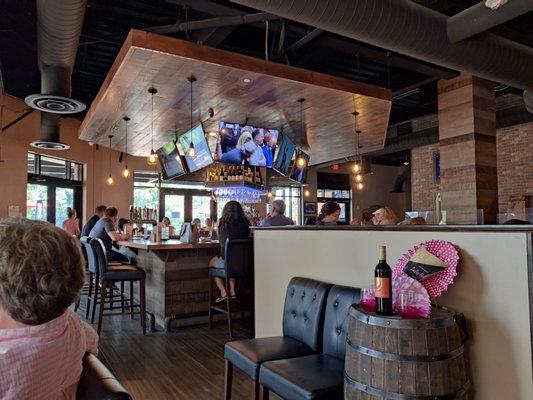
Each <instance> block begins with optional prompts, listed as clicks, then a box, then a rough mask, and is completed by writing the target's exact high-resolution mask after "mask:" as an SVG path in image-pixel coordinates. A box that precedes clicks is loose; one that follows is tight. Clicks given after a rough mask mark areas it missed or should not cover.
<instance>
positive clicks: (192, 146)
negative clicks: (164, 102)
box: [187, 75, 196, 152]
mask: <svg viewBox="0 0 533 400" xmlns="http://www.w3.org/2000/svg"><path fill="white" fill-rule="evenodd" d="M187 79H188V81H189V82H190V84H191V85H190V95H191V99H190V100H191V104H190V107H191V130H190V132H191V144H190V146H189V148H190V150H191V152H193V151H194V141H193V139H194V136H193V133H192V85H193V83H194V82H196V77H195V76H194V75H191V76H189V78H187Z"/></svg>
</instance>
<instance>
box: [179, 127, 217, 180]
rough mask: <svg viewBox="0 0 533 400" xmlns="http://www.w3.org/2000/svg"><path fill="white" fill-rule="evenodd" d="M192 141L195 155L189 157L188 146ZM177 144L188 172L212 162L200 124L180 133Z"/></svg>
mask: <svg viewBox="0 0 533 400" xmlns="http://www.w3.org/2000/svg"><path fill="white" fill-rule="evenodd" d="M191 137H192V142H193V144H194V150H195V155H194V157H191V156H190V155H189V148H190V145H191ZM178 141H179V145H180V148H181V151H182V152H183V154H185V162H186V163H187V168H188V169H189V172H196V171H198V170H200V169H202V168H205V167H207V166H208V165H211V164H213V156H212V155H211V151H210V150H209V145H208V143H207V140H206V139H205V134H204V128H203V127H202V124H199V125H197V126H195V127H194V128H193V129H192V131H189V132H185V133H184V134H182V135H180V137H179V139H178Z"/></svg>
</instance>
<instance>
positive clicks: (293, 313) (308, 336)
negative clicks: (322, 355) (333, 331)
mask: <svg viewBox="0 0 533 400" xmlns="http://www.w3.org/2000/svg"><path fill="white" fill-rule="evenodd" d="M330 287H331V285H329V284H326V283H324V282H319V281H315V280H312V279H307V278H298V277H297V278H293V279H291V281H290V282H289V286H288V287H287V292H286V295H285V305H284V308H283V336H278V337H268V338H260V339H248V340H237V341H233V342H228V343H226V346H225V349H224V358H225V359H226V382H225V399H226V400H229V399H230V398H231V376H232V370H233V365H235V366H236V367H237V368H239V369H240V370H242V371H243V372H244V373H246V374H247V375H248V376H249V377H250V378H251V379H252V380H253V381H254V382H255V397H256V398H258V396H259V384H258V380H259V367H260V365H261V363H263V362H265V361H270V360H279V359H283V358H292V357H301V356H304V355H308V354H316V353H319V352H320V351H321V345H322V321H323V316H324V308H325V303H326V298H327V294H328V291H329V288H330Z"/></svg>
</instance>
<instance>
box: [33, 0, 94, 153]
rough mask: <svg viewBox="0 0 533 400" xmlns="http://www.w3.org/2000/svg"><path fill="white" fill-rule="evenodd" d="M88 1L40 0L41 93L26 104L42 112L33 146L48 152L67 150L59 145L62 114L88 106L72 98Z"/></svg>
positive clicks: (38, 13)
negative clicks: (39, 133) (36, 138)
mask: <svg viewBox="0 0 533 400" xmlns="http://www.w3.org/2000/svg"><path fill="white" fill-rule="evenodd" d="M86 6H87V0H38V1H37V45H38V60H39V70H40V71H41V93H40V94H33V95H30V96H27V97H26V99H25V100H26V104H28V105H29V106H30V107H33V108H35V109H37V110H39V111H41V140H38V141H35V142H32V143H31V145H32V146H33V147H37V148H43V149H47V150H65V149H68V148H69V146H68V145H66V144H64V143H61V142H60V141H59V139H60V137H59V130H60V124H59V114H74V113H78V112H81V111H83V110H85V104H84V103H82V102H80V101H77V100H75V99H72V98H70V96H71V77H72V69H73V68H74V61H75V60H76V53H77V50H78V43H79V40H80V34H81V29H82V26H83V19H84V17H85V8H86Z"/></svg>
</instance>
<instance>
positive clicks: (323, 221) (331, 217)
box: [316, 201, 341, 225]
mask: <svg viewBox="0 0 533 400" xmlns="http://www.w3.org/2000/svg"><path fill="white" fill-rule="evenodd" d="M340 216H341V207H340V206H339V205H338V204H337V203H335V202H334V201H326V202H325V203H324V204H323V205H322V208H321V209H320V213H319V214H318V217H317V219H316V224H317V225H341V223H340V221H339V218H340Z"/></svg>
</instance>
